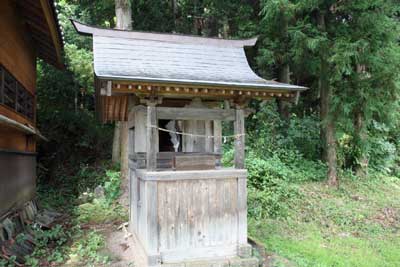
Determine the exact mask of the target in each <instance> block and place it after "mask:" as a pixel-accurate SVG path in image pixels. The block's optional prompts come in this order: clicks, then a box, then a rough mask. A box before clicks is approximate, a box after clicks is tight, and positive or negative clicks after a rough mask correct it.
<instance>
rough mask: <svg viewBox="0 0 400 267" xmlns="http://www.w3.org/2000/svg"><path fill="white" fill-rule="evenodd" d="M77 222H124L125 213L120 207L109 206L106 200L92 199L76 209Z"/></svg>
mask: <svg viewBox="0 0 400 267" xmlns="http://www.w3.org/2000/svg"><path fill="white" fill-rule="evenodd" d="M77 216H78V220H79V222H81V223H91V224H94V223H96V224H98V223H107V222H113V221H118V220H120V221H122V220H125V219H126V218H125V217H126V216H125V211H124V210H123V208H122V207H121V206H118V205H110V204H109V203H108V201H107V200H106V199H94V200H93V201H92V202H89V203H84V204H81V205H79V206H78V208H77Z"/></svg>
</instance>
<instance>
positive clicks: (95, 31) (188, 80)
mask: <svg viewBox="0 0 400 267" xmlns="http://www.w3.org/2000/svg"><path fill="white" fill-rule="evenodd" d="M72 23H73V25H74V27H75V29H76V30H77V31H78V32H79V33H81V34H85V35H92V36H93V54H94V71H95V74H96V76H97V78H98V79H100V80H111V81H113V82H116V81H125V82H133V83H153V84H165V85H173V84H178V85H182V86H188V87H190V86H196V87H216V88H234V89H253V90H267V91H268V90H283V91H304V90H306V89H307V88H305V87H302V86H297V85H291V84H283V83H279V82H275V81H270V80H265V79H263V78H261V77H259V76H258V75H257V74H255V73H254V71H253V70H252V69H251V68H250V66H249V64H248V61H247V58H246V54H245V51H244V47H247V46H254V45H255V43H256V41H257V38H251V39H247V40H230V39H220V38H205V37H199V36H188V35H180V34H162V33H149V32H137V31H122V30H114V29H104V28H98V27H93V26H89V25H85V24H82V23H79V22H77V21H74V20H72Z"/></svg>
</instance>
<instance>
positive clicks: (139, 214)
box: [73, 21, 305, 266]
mask: <svg viewBox="0 0 400 267" xmlns="http://www.w3.org/2000/svg"><path fill="white" fill-rule="evenodd" d="M73 24H74V26H75V28H76V29H77V31H78V32H80V33H82V34H89V35H92V36H93V52H94V70H95V75H96V77H95V83H96V97H97V98H96V101H97V110H98V115H99V118H100V119H101V120H102V121H103V122H110V121H128V125H129V152H130V153H129V168H130V230H131V231H132V232H133V233H135V235H136V236H137V237H138V239H139V240H140V243H141V245H142V246H143V248H144V250H145V251H146V254H147V257H148V262H149V265H150V266H159V265H160V264H172V263H182V262H185V261H192V260H215V259H229V258H234V257H250V254H251V248H250V246H249V245H248V243H247V192H246V175H247V172H246V169H245V166H244V159H245V127H244V123H245V117H246V115H248V112H249V111H248V110H247V108H246V103H247V102H248V100H249V99H253V98H256V99H272V98H275V97H279V98H283V99H285V100H287V101H292V100H294V99H296V98H297V97H298V95H299V92H300V91H302V90H304V89H305V88H304V87H300V86H294V85H288V84H281V83H277V82H274V81H267V80H264V79H262V78H260V77H259V76H257V75H256V74H255V73H254V72H253V71H252V70H251V68H250V67H249V65H248V62H247V59H246V55H245V50H244V47H246V46H253V45H254V44H255V42H256V39H250V40H224V39H215V38H204V37H195V36H184V35H177V34H156V33H145V32H133V31H120V30H110V29H101V28H97V27H92V26H88V25H84V24H81V23H78V22H75V21H73ZM222 121H228V122H232V123H233V124H234V135H233V136H232V137H233V138H234V140H235V141H234V146H235V160H234V161H235V164H234V165H235V166H234V168H223V167H222V166H221V161H220V159H221V153H222V148H221V147H222V139H223V134H222V126H221V122H222ZM168 266H172V265H168ZM173 266H175V265H173ZM176 266H184V265H176ZM202 266H203V265H202ZM213 266H214V265H213ZM218 266H219V265H218ZM221 266H222V265H221ZM224 266H225V265H224ZM246 266H247V265H246Z"/></svg>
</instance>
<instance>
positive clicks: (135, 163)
mask: <svg viewBox="0 0 400 267" xmlns="http://www.w3.org/2000/svg"><path fill="white" fill-rule="evenodd" d="M221 157H222V155H221V154H218V153H200V152H190V153H189V152H158V153H157V160H156V161H157V169H172V170H199V169H201V170H206V169H215V168H216V167H219V165H220V162H221ZM129 160H130V161H131V166H130V167H131V168H133V169H145V168H146V153H144V152H143V153H133V154H131V155H129Z"/></svg>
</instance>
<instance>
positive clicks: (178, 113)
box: [157, 107, 235, 121]
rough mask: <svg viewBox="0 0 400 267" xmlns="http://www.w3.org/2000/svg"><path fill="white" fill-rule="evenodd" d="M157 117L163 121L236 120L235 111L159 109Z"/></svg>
mask: <svg viewBox="0 0 400 267" xmlns="http://www.w3.org/2000/svg"><path fill="white" fill-rule="evenodd" d="M157 117H158V119H161V120H221V121H233V120H235V110H232V109H230V110H227V109H206V108H169V107H158V108H157Z"/></svg>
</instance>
